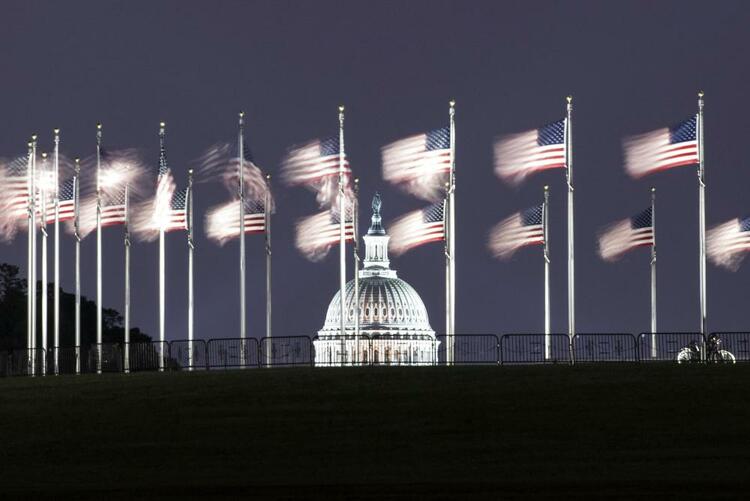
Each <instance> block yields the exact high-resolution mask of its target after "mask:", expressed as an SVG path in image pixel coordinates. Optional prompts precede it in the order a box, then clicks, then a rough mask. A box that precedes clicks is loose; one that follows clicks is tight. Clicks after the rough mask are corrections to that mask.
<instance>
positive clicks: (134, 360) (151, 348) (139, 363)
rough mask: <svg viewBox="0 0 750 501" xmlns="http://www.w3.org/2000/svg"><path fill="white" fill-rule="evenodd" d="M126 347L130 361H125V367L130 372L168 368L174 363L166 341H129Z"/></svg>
mask: <svg viewBox="0 0 750 501" xmlns="http://www.w3.org/2000/svg"><path fill="white" fill-rule="evenodd" d="M124 349H125V350H127V351H126V353H127V355H128V360H127V362H128V363H127V364H124V363H123V368H127V369H128V370H129V371H130V372H139V371H158V370H159V369H160V368H164V369H165V370H167V369H169V368H170V367H171V366H172V365H174V364H172V363H170V357H169V343H168V342H166V341H143V342H137V343H128V344H126V345H125V348H124Z"/></svg>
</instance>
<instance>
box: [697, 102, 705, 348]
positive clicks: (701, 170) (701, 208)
mask: <svg viewBox="0 0 750 501" xmlns="http://www.w3.org/2000/svg"><path fill="white" fill-rule="evenodd" d="M697 125H698V127H697V129H698V130H697V133H698V214H699V216H698V217H699V228H698V231H699V241H700V263H699V270H700V302H701V335H702V336H703V344H704V346H703V348H704V349H703V350H702V351H701V353H702V354H703V358H704V359H705V354H706V350H705V336H706V333H707V331H706V315H707V314H706V182H705V181H706V179H705V153H704V149H703V148H704V142H703V126H704V124H703V91H700V92H698V119H697Z"/></svg>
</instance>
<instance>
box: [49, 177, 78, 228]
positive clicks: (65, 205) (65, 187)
mask: <svg viewBox="0 0 750 501" xmlns="http://www.w3.org/2000/svg"><path fill="white" fill-rule="evenodd" d="M58 201H59V206H58V211H59V212H58V220H59V221H60V222H63V221H71V220H72V219H74V218H75V178H71V179H68V180H67V181H65V182H64V183H63V184H62V185H61V186H60V192H59V194H58ZM54 222H55V202H54V200H53V201H52V202H51V205H49V204H48V208H47V223H48V224H50V223H54Z"/></svg>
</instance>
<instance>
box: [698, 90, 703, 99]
mask: <svg viewBox="0 0 750 501" xmlns="http://www.w3.org/2000/svg"><path fill="white" fill-rule="evenodd" d="M703 94H704V93H703V91H702V90H699V91H698V97H699V98H701V99H703Z"/></svg>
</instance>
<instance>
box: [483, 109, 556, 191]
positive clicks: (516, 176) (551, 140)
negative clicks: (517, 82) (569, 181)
mask: <svg viewBox="0 0 750 501" xmlns="http://www.w3.org/2000/svg"><path fill="white" fill-rule="evenodd" d="M564 167H565V119H562V120H559V121H557V122H553V123H551V124H548V125H545V126H544V127H540V128H539V129H534V130H530V131H527V132H519V133H517V134H510V135H507V136H503V137H501V138H500V139H498V140H497V141H495V173H496V174H497V175H498V176H499V177H500V178H501V179H502V180H504V181H505V182H507V183H510V184H513V185H519V184H521V183H522V182H523V181H524V180H525V179H526V177H528V176H530V175H531V174H534V173H535V172H539V171H543V170H547V169H557V168H564Z"/></svg>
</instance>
